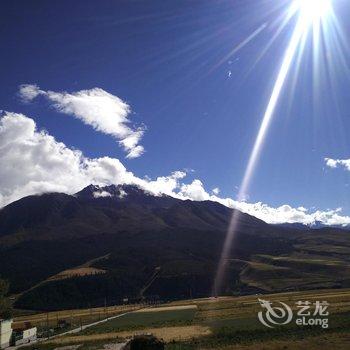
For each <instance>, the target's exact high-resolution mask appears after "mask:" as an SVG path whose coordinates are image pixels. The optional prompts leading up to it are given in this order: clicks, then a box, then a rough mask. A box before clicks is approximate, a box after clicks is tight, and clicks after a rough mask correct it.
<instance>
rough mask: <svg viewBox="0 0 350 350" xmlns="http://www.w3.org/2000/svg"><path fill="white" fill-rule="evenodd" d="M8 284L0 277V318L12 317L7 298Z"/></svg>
mask: <svg viewBox="0 0 350 350" xmlns="http://www.w3.org/2000/svg"><path fill="white" fill-rule="evenodd" d="M8 290H9V284H8V283H7V282H6V281H4V280H2V279H0V318H4V319H8V318H11V317H12V306H11V303H10V300H9V299H8V298H7V293H8Z"/></svg>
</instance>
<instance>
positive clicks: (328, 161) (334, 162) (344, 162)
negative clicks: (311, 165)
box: [324, 158, 350, 171]
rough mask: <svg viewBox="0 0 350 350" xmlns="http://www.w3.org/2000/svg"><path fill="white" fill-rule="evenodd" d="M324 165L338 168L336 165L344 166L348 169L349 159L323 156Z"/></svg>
mask: <svg viewBox="0 0 350 350" xmlns="http://www.w3.org/2000/svg"><path fill="white" fill-rule="evenodd" d="M324 160H325V162H326V165H327V166H328V167H330V168H333V169H334V168H338V166H342V167H344V168H345V169H346V170H348V171H350V159H332V158H325V159H324Z"/></svg>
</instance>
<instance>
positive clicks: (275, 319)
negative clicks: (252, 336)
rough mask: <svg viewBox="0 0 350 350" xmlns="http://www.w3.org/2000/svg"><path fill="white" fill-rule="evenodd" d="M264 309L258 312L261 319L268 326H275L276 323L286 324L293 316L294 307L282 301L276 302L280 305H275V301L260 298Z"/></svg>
mask: <svg viewBox="0 0 350 350" xmlns="http://www.w3.org/2000/svg"><path fill="white" fill-rule="evenodd" d="M258 300H259V303H260V305H261V307H262V308H263V309H264V311H260V312H259V313H258V318H259V321H260V322H261V323H262V324H263V325H264V326H266V327H269V328H274V326H276V325H284V324H287V323H289V322H290V321H291V320H292V318H293V311H292V309H291V308H290V307H289V306H288V305H287V304H285V303H282V302H281V301H278V302H275V303H278V304H279V306H273V305H272V304H273V302H271V301H267V300H263V299H258Z"/></svg>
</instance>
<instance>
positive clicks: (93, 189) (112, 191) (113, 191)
mask: <svg viewBox="0 0 350 350" xmlns="http://www.w3.org/2000/svg"><path fill="white" fill-rule="evenodd" d="M145 194H148V193H147V192H146V191H144V190H143V189H142V188H141V187H139V186H137V185H125V184H124V185H106V186H99V185H93V184H91V185H89V186H87V187H85V188H84V189H82V190H81V191H79V192H77V193H76V194H75V196H76V197H79V198H108V197H114V198H119V199H123V198H125V197H127V196H129V195H133V196H135V195H145Z"/></svg>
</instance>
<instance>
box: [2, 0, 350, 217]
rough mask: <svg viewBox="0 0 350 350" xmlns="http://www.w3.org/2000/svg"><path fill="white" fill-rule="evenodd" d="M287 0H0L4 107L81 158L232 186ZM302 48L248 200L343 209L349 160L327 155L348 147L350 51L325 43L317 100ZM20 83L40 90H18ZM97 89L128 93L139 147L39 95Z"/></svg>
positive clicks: (273, 61) (254, 123)
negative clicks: (35, 93)
mask: <svg viewBox="0 0 350 350" xmlns="http://www.w3.org/2000/svg"><path fill="white" fill-rule="evenodd" d="M290 3H291V2H290V1H287V0H286V1H281V2H279V4H278V5H276V1H272V0H261V1H260V0H259V1H258V0H240V1H239V0H237V1H234V0H232V1H226V0H225V1H224V0H222V1H215V2H213V1H204V0H203V1H181V0H178V1H171V0H159V1H158V0H153V1H141V0H135V1H88V2H86V1H65V0H62V1H35V2H29V1H27V2H24V1H4V2H3V3H2V10H1V14H0V16H1V31H0V40H1V48H2V50H1V51H2V53H1V62H2V64H1V66H0V76H1V89H0V109H2V110H4V111H10V112H15V113H22V114H24V115H25V116H28V117H30V118H32V119H33V120H34V121H35V123H36V125H37V128H38V130H41V129H45V130H46V131H47V133H49V134H50V135H53V136H54V137H55V138H56V140H58V141H61V142H63V143H64V144H65V145H66V146H67V147H69V148H72V149H73V148H74V149H79V150H81V151H82V152H83V154H84V155H85V156H86V157H89V158H98V157H104V156H108V157H111V158H117V159H119V160H120V161H121V162H122V163H123V164H124V166H125V167H126V168H127V169H128V171H130V172H132V173H133V174H135V175H137V176H138V177H140V178H144V176H148V177H150V178H152V179H154V178H156V177H158V176H166V175H168V174H171V173H172V172H174V171H179V170H180V171H183V170H185V171H187V173H188V175H187V177H186V182H187V183H190V182H191V181H192V180H193V179H200V180H201V181H202V183H203V185H204V187H205V188H206V190H207V191H208V192H210V190H211V189H213V188H216V187H218V188H220V196H221V197H223V198H226V197H230V198H233V199H235V198H236V196H237V193H238V187H239V185H240V183H241V181H242V178H243V176H244V171H245V167H246V165H247V160H248V158H249V155H250V152H251V149H252V146H253V143H254V140H255V137H256V134H257V131H258V129H259V125H260V122H261V119H262V117H263V113H264V110H265V108H266V104H267V102H268V100H269V97H270V94H271V90H272V87H273V84H274V82H275V79H276V76H277V73H278V70H279V66H280V63H281V61H282V57H283V54H284V52H285V49H286V47H287V45H288V42H289V39H290V36H291V33H292V30H293V28H294V25H295V21H293V20H291V22H290V23H289V24H288V25H287V26H286V27H285V28H284V30H283V31H282V32H281V33H280V35H279V36H278V37H277V38H276V40H275V41H274V42H273V44H272V45H271V46H270V47H269V48H268V50H267V51H266V52H265V54H264V56H263V57H262V58H261V59H260V60H258V58H259V56H260V55H261V54H262V52H263V51H264V49H265V48H266V47H267V46H268V43H269V41H270V39H271V37H272V36H273V35H274V34H275V33H276V30H277V27H278V25H279V24H280V22H281V20H280V19H281V18H282V17H281V16H282V15H283V14H284V11H285V10H286V8H287V7H288V5H290ZM333 6H334V12H335V13H336V15H337V17H338V20H339V25H340V26H341V28H342V30H343V32H344V34H345V37H348V35H349V33H350V27H349V25H350V23H349V21H348V22H347V15H348V14H349V12H350V7H349V5H348V4H346V1H345V0H334V1H333ZM260 29H261V30H260ZM256 31H258V32H256ZM254 32H255V33H257V34H256V35H255V36H254V38H252V40H251V41H249V42H248V43H246V45H244V46H243V47H241V48H240V49H239V50H236V52H235V53H233V54H231V55H229V53H230V52H232V50H233V49H234V48H235V47H237V46H238V45H239V44H240V43H242V42H243V41H244V40H245V39H246V38H247V37H249V36H250V35H251V34H252V33H254ZM311 47H312V42H311V41H310V40H308V41H307V43H306V48H305V51H304V54H303V56H302V59H301V63H300V69H299V71H298V72H299V73H298V75H297V76H298V79H297V81H296V83H295V86H294V88H292V87H293V79H294V77H295V76H296V73H297V70H296V64H294V65H293V67H292V68H291V72H290V74H289V75H288V78H287V81H286V84H285V87H284V90H283V93H282V97H281V100H280V102H279V104H278V106H277V109H276V111H275V114H274V118H273V121H272V124H271V127H270V129H269V131H268V134H267V138H266V142H265V144H264V147H263V149H262V153H261V157H260V158H259V162H258V164H257V166H256V169H255V172H254V177H253V178H252V181H251V185H250V187H249V191H248V197H247V201H249V202H251V203H255V202H259V201H261V202H263V203H267V204H268V205H269V206H271V207H279V206H282V205H284V204H288V205H290V206H291V207H295V208H297V207H300V206H302V207H305V208H316V209H312V210H317V209H319V210H323V211H325V210H327V209H336V208H339V207H341V208H343V215H350V200H349V198H350V186H349V184H350V177H349V175H350V172H349V171H348V170H347V168H346V165H344V164H346V163H344V164H343V166H342V164H340V163H336V164H335V166H333V167H330V166H327V164H326V162H325V158H332V159H335V160H336V159H340V160H347V159H348V158H350V150H349V136H348V132H347V130H349V127H350V118H349V110H350V98H349V97H350V89H349V77H350V76H349V60H350V55H349V54H348V52H346V51H345V48H344V50H343V51H342V52H343V54H344V57H343V58H344V60H343V61H342V62H340V58H339V57H338V56H336V55H335V53H332V52H330V50H329V49H328V50H327V56H326V58H325V62H326V63H325V64H327V68H324V69H326V70H327V74H328V75H329V76H328V78H327V79H324V80H322V79H321V82H319V84H318V86H317V93H318V94H319V95H318V96H319V97H318V99H317V100H316V101H317V102H316V103H314V101H315V100H314V97H313V91H314V89H313V80H312V79H313V75H312V72H313V58H312V51H311ZM325 55H326V54H324V56H325ZM331 60H334V61H333V62H331V63H329V62H328V61H331ZM338 60H339V62H340V63H339V62H338ZM295 63H296V62H295ZM338 63H339V64H338ZM332 65H336V68H335V69H331V68H330V67H332ZM321 69H323V68H322V67H321ZM331 82H332V83H333V84H331ZM21 84H36V85H37V86H38V87H40V89H42V91H44V92H43V93H42V94H41V96H39V97H38V98H36V99H35V100H33V101H30V102H29V103H23V101H21V99H20V97H19V95H18V91H19V86H20V85H21ZM93 88H99V89H102V90H104V91H106V92H108V93H110V94H112V95H114V96H117V97H119V98H120V99H121V100H122V101H125V102H126V103H127V104H128V105H129V106H130V108H131V113H130V114H129V115H128V118H129V120H130V123H129V124H128V125H129V126H130V128H131V129H132V130H138V128H139V129H140V130H143V136H142V138H141V139H140V144H142V146H143V147H144V149H145V152H144V153H143V154H142V155H141V156H140V157H137V158H134V159H126V158H125V156H126V152H125V149H123V147H120V145H118V142H117V143H116V137H111V135H110V134H106V133H103V132H98V131H96V129H94V128H92V127H91V126H90V125H86V124H84V123H82V122H81V120H79V119H77V118H68V117H67V115H63V114H62V113H60V112H59V111H57V108H54V107H53V104H54V102H52V99H51V101H50V98H46V97H47V95H45V94H46V92H48V91H54V92H63V91H66V92H68V93H75V92H77V91H80V90H90V89H93ZM65 114H69V113H65ZM349 169H350V166H349ZM190 170H191V171H190ZM0 180H1V178H0Z"/></svg>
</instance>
